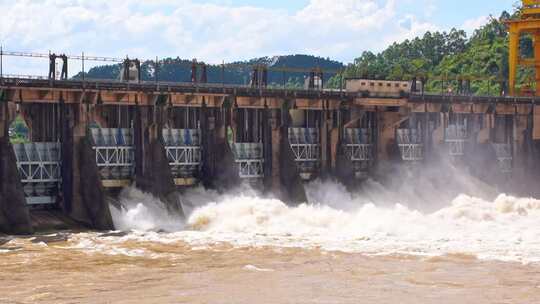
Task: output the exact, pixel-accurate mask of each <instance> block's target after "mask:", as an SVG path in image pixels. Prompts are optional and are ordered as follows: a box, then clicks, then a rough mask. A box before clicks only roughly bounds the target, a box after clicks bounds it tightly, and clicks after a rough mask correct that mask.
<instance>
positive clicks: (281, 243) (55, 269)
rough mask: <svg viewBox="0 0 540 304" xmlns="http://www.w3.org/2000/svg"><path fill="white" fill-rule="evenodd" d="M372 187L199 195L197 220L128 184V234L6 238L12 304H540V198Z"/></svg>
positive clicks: (2, 290)
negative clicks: (296, 194)
mask: <svg viewBox="0 0 540 304" xmlns="http://www.w3.org/2000/svg"><path fill="white" fill-rule="evenodd" d="M367 184H368V186H367V187H366V188H365V189H360V190H361V191H359V194H355V195H353V194H349V193H348V192H347V191H346V190H345V188H344V187H342V186H341V185H339V184H336V183H331V182H327V183H322V182H314V183H312V184H310V185H308V186H307V193H308V196H309V201H310V204H304V205H300V206H295V207H292V206H287V205H286V204H284V203H283V202H281V201H279V200H277V199H273V198H271V197H264V196H261V195H258V194H257V193H255V192H254V191H252V190H249V189H243V188H240V189H238V190H236V191H233V192H231V193H228V194H217V193H215V192H211V191H204V190H202V189H194V190H192V191H190V192H188V193H186V194H184V195H183V199H184V202H185V209H186V212H187V213H188V217H187V219H185V220H181V219H178V218H176V217H174V216H170V215H168V214H167V212H166V211H165V208H163V207H161V204H160V202H159V201H157V200H156V199H154V198H152V197H150V196H148V195H146V194H144V193H141V192H140V191H138V190H136V189H134V188H130V189H126V190H125V191H124V192H123V193H122V194H121V201H122V204H123V205H124V206H125V208H123V209H121V210H118V209H115V208H114V207H111V208H112V212H113V218H114V221H115V225H116V227H117V228H118V229H119V230H121V231H124V232H113V233H97V232H74V231H71V232H61V234H59V235H58V234H56V235H55V236H54V237H51V238H50V239H47V238H43V239H39V238H35V237H31V238H21V237H8V238H7V239H4V241H3V242H0V244H2V243H4V244H2V245H0V270H1V271H0V282H2V284H0V303H540V201H539V200H536V199H532V198H518V197H513V196H510V195H505V194H497V193H496V192H493V191H492V190H493V189H487V188H488V187H484V186H482V185H469V186H470V187H471V188H470V189H466V188H464V189H460V190H464V191H463V193H468V195H465V194H459V193H460V192H458V193H457V194H456V193H452V191H445V190H441V189H442V188H441V187H440V185H436V184H429V183H427V182H426V183H424V184H422V183H421V184H420V186H419V187H416V188H414V187H404V188H401V189H395V190H393V191H392V192H390V191H388V190H385V189H386V188H383V187H382V186H380V185H378V184H377V183H375V182H368V183H367ZM465 184H469V183H468V182H465ZM454 192H455V191H454ZM490 192H492V193H491V194H490Z"/></svg>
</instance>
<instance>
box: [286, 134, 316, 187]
mask: <svg viewBox="0 0 540 304" xmlns="http://www.w3.org/2000/svg"><path fill="white" fill-rule="evenodd" d="M289 145H290V146H291V149H292V152H293V154H294V157H295V161H296V164H297V166H298V170H299V171H300V176H301V177H302V179H304V180H309V179H312V178H313V177H314V176H315V175H316V173H317V171H318V170H319V166H320V161H321V144H320V138H319V129H317V128H289Z"/></svg>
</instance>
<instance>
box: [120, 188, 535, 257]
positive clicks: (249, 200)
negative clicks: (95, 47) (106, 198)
mask: <svg viewBox="0 0 540 304" xmlns="http://www.w3.org/2000/svg"><path fill="white" fill-rule="evenodd" d="M373 183H374V182H373ZM380 190H381V191H380V192H375V191H373V192H372V193H367V194H366V192H364V193H361V194H358V195H352V194H349V193H348V192H347V191H345V188H344V187H343V186H341V185H339V184H336V183H332V182H326V183H321V182H315V183H312V184H311V185H308V187H307V192H308V196H309V199H310V202H312V204H302V205H299V206H287V205H286V204H285V203H283V202H282V201H280V200H277V199H274V198H265V197H263V196H261V195H257V194H256V193H255V192H254V191H252V190H245V189H244V190H237V191H233V192H231V193H233V194H225V195H219V194H217V193H215V192H206V191H204V190H202V189H194V190H192V191H189V192H188V193H187V194H186V196H185V197H188V198H189V202H190V203H189V204H190V205H192V206H191V209H190V210H192V212H190V214H189V216H188V219H187V223H185V225H184V223H182V221H181V220H180V219H177V218H174V217H171V216H170V215H168V214H167V212H166V208H164V207H163V204H161V203H159V201H157V200H156V199H155V198H152V197H151V196H148V195H145V194H143V193H142V192H140V191H138V190H135V189H129V190H126V192H125V193H123V194H122V200H123V205H124V206H126V207H125V208H123V209H122V210H118V209H114V208H113V216H114V221H115V225H116V227H117V228H119V229H122V230H135V231H134V232H132V233H131V234H129V235H127V236H126V237H123V238H122V239H123V240H124V241H125V240H136V241H149V242H161V243H168V244H170V243H174V242H187V243H190V244H191V245H192V246H194V247H197V246H199V247H200V246H202V247H205V246H212V245H213V244H216V243H222V242H226V243H230V244H232V245H234V246H274V247H301V248H321V249H323V250H339V251H345V252H359V253H364V254H371V255H387V254H413V255H422V256H438V255H448V254H466V255H474V256H476V257H478V258H480V259H497V260H508V261H521V262H540V200H536V199H532V198H517V197H513V196H509V195H505V194H500V195H498V196H497V197H496V198H495V199H486V198H479V197H474V196H468V195H463V194H462V195H457V196H456V197H455V198H454V199H453V200H450V201H448V202H446V203H444V202H441V201H436V202H433V205H435V206H440V205H442V206H443V207H442V208H434V207H433V206H429V207H426V208H419V207H418V206H425V205H426V204H429V202H427V203H426V202H425V201H422V202H418V203H414V202H413V203H411V202H410V199H411V197H413V196H406V195H404V196H403V197H400V194H399V193H398V192H395V193H384V191H382V190H383V188H382V187H381V188H380ZM392 201H393V203H391V202H392ZM433 209H434V210H435V211H432V210H433ZM157 230H166V231H169V233H158V232H156V231H157ZM205 248H206V247H205Z"/></svg>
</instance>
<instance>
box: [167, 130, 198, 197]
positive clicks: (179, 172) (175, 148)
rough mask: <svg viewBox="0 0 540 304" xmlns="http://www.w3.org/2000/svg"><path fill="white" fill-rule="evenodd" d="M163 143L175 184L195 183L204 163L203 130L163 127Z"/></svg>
mask: <svg viewBox="0 0 540 304" xmlns="http://www.w3.org/2000/svg"><path fill="white" fill-rule="evenodd" d="M163 143H164V145H165V152H166V154H167V159H168V161H169V166H170V167H171V173H172V176H173V178H174V182H175V184H176V185H177V186H180V185H193V184H195V183H196V180H195V179H196V177H197V176H198V174H199V172H200V169H201V165H202V148H201V131H200V130H199V129H163Z"/></svg>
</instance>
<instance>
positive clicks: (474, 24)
mask: <svg viewBox="0 0 540 304" xmlns="http://www.w3.org/2000/svg"><path fill="white" fill-rule="evenodd" d="M489 18H490V17H489V16H480V17H477V18H473V19H468V20H465V22H463V25H462V26H461V28H462V29H463V30H464V31H466V32H467V35H469V36H470V35H471V34H472V33H473V32H474V31H475V30H477V29H479V28H480V27H481V26H483V25H486V24H487V23H488V22H489Z"/></svg>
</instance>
